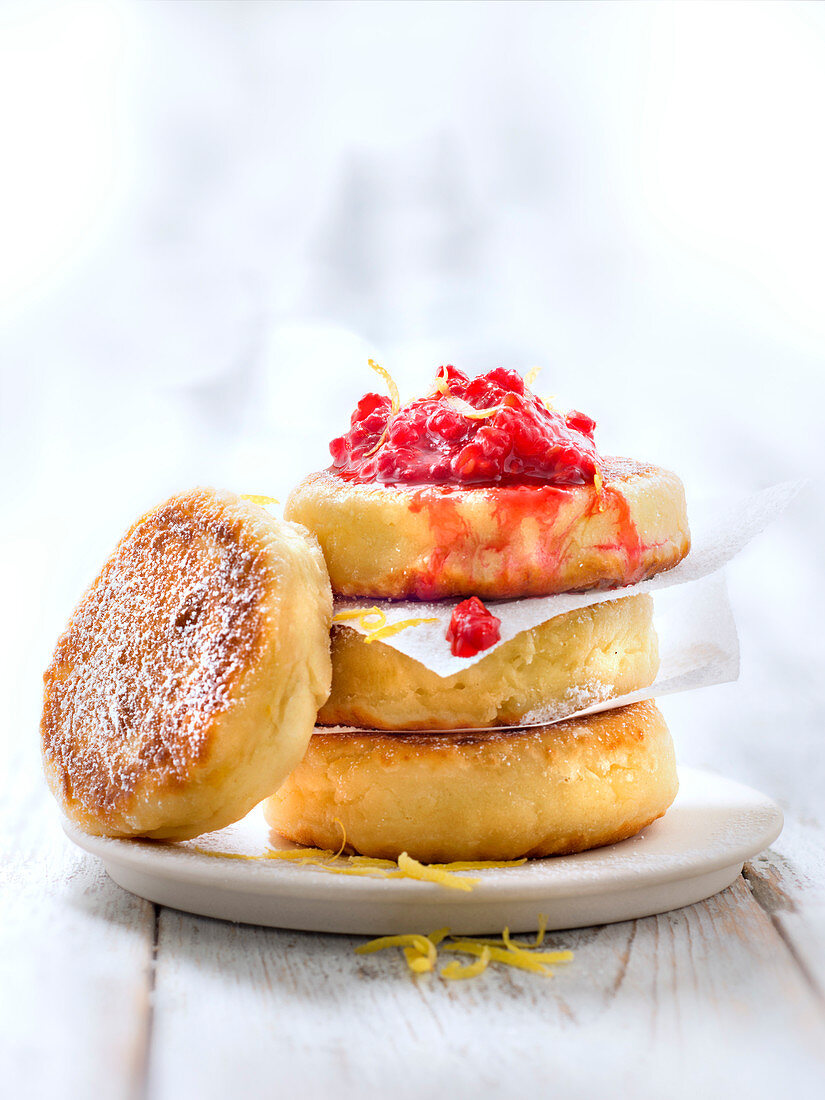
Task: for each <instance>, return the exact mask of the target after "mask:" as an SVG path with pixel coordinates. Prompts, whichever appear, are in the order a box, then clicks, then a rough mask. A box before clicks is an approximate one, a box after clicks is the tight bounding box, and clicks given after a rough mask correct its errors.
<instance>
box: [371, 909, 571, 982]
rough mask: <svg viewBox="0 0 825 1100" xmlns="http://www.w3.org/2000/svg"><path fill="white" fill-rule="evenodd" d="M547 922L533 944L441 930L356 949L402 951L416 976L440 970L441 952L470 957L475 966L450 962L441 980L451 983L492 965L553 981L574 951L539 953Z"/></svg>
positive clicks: (381, 939) (543, 919)
mask: <svg viewBox="0 0 825 1100" xmlns="http://www.w3.org/2000/svg"><path fill="white" fill-rule="evenodd" d="M546 928H547V918H546V917H545V916H544V915H540V916H539V919H538V930H537V932H536V938H535V940H533V941H524V940H513V939H512V938H511V937H510V931H509V929H507V928H505V929H504V931H503V932H502V935H501V937H499V938H498V939H482V938H480V937H478V936H450V930H449V928H439V929H437V931H435V932H430V933H428V935H426V936H421V935H419V934H418V933H414V932H410V933H405V934H403V935H399V936H380V937H379V938H378V939H376V940H370V942H369V943H365V944H362V945H361V946H360V947H358V948H356V952H357V954H359V955H371V954H373V953H374V952H376V951H382V950H383V949H384V948H387V947H400V948H402V950H403V952H404V958H405V960H406V963H407V966H408V967H409V969H410V970H411V971H412V972H413V973H414V974H425V973H429V972H430V971H433V970H435V969H436V963H437V961H438V953H439V951H447V952H451V953H454V954H458V955H470V956H472V957H473V958H474V960H475V961H474V962H471V963H469V964H463V963H460V962H459V961H458V960H457V959H453V960H452V961H450V962H448V963H447V965H446V966H444V967H443V968H442V969H441V971H440V977H442V978H446V979H447V980H449V981H455V980H459V979H463V978H475V977H477V976H478V975H479V974H483V973H484V971H485V970H486V969H487V967H488V966H489V965H490V963H501V964H502V965H503V966H513V967H515V968H516V969H518V970H527V971H529V972H530V973H532V974H540V975H542V976H543V977H552V974H553V971H552V970H551V969H550V966H551V964H556V963H565V962H570V960H571V959H572V958H573V953H572V951H538V950H537V948H539V947H540V946H541V945H542V943H543V942H544V934H545V930H546Z"/></svg>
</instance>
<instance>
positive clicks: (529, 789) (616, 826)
mask: <svg viewBox="0 0 825 1100" xmlns="http://www.w3.org/2000/svg"><path fill="white" fill-rule="evenodd" d="M602 470H603V475H602V476H603V478H604V482H603V484H602V485H600V486H596V485H582V486H576V487H574V488H570V487H566V488H564V489H559V488H554V487H552V486H542V487H539V488H530V489H529V490H528V492H529V510H528V511H527V512H526V513H525V507H526V505H525V490H524V488H523V487H506V486H495V487H487V488H455V487H450V488H445V487H441V486H428V487H424V488H421V487H407V486H399V485H386V484H376V483H373V484H368V485H360V484H350V483H347V482H345V481H343V480H342V479H341V478H339V477H337V476H336V475H335V474H334V473H332V472H329V471H327V472H323V473H320V474H315V475H312V476H311V477H310V478H307V479H306V480H305V481H304V482H303V483H302V484H301V485H299V486H298V488H297V489H296V490H295V491H294V492H293V494H292V496H291V497H290V499H289V501H288V503H287V507H286V512H285V514H286V515H287V517H288V518H290V519H293V520H296V521H298V522H299V523H301V524H302V525H304V526H305V527H307V528H308V529H309V530H310V531H311V532H312V533H313V534H315V535H316V537H317V538H318V540H319V543H320V545H321V549H322V551H323V554H324V558H325V561H326V563H327V568H328V570H329V574H330V577H331V580H332V587H333V593H334V594H335V595H336V596H340V597H353V596H355V597H361V598H363V599H365V600H366V601H370V600H374V599H404V598H410V597H420V596H425V597H427V598H428V599H438V600H441V599H443V600H452V601H455V599H456V598H466V597H470V596H483V597H484V598H486V599H513V598H514V597H522V596H524V597H529V596H537V595H541V596H543V595H551V594H555V593H558V592H563V591H570V590H581V589H588V588H593V587H596V586H598V587H601V588H605V587H620V586H622V585H627V584H632V583H635V582H638V581H639V580H641V579H643V578H645V577H649V576H651V575H653V574H654V573H656V572H659V571H661V570H662V569H667V568H670V567H672V566H673V565H675V564H676V563H677V562H678V561H679V560H681V558H682V557H684V555H685V554H686V553H687V551H688V549H689V544H690V543H689V534H688V528H687V521H686V516H685V501H684V491H683V489H682V485H681V482H680V481H679V479H678V478H677V477H676V476H675V475H674V474H671V473H669V472H667V471H664V470H660V469H656V468H654V467H651V466H646V465H641V464H639V463H634V462H630V461H628V460H618V459H612V460H611V459H606V460H603V463H602ZM493 610H494V608H493ZM443 644H444V646H445V647H447V645H448V643H447V641H446V639H445V641H444V643H443ZM332 669H333V674H332V689H331V694H330V696H329V699H328V700H327V701H326V703H324V705H323V706H322V707H321V710H320V712H319V719H318V720H319V726H318V728H317V729H316V731H315V733H314V735H313V737H312V738H311V741H310V745H309V748H308V750H307V752H306V754H305V756H304V757H303V759H302V761H301V763H300V764H299V765H298V766H297V768H296V769H295V770H294V771H293V772H292V773H291V775H290V776H289V777H288V778H287V780H286V781H285V782H284V784H283V785H282V786H281V787H280V789H279V790H278V791H277V793H276V794H274V795H273V796H272V797H271V798H270V799H269V800H268V801H267V804H266V814H267V819H268V821H269V822H270V824H271V825H272V827H273V828H274V829H275V830H276V831H278V832H279V833H280V834H282V835H284V836H286V837H288V838H290V839H292V840H294V841H297V842H299V843H301V844H305V845H316V846H319V847H323V848H334V847H335V846H336V844H338V843H339V842H340V838H341V829H342V827H343V829H344V831H345V833H346V838H347V843H348V845H349V846H350V847H351V848H353V849H354V850H356V851H358V852H361V853H362V854H365V855H371V856H379V857H384V858H396V857H397V856H398V855H399V853H400V852H402V851H406V852H408V853H409V854H410V855H412V856H414V857H415V858H418V859H420V860H423V861H427V862H450V861H457V860H506V859H514V858H518V857H521V856H545V855H551V854H559V853H565V852H574V851H580V850H582V849H585V848H591V847H595V846H598V845H603V844H609V843H612V842H614V841H617V840H621V839H624V838H625V837H628V836H632V835H633V834H634V833H636V832H638V831H639V829H641V828H643V827H644V826H645V825H647V824H649V823H650V822H651V821H653V820H655V819H656V818H657V817H660V816H661V815H662V814H663V813H664V812H665V810H666V809H667V807H668V806H669V805H670V803H671V802H672V800H673V798H674V796H675V794H676V788H677V780H676V770H675V762H674V754H673V746H672V742H671V739H670V735H669V733H668V731H667V728H666V726H665V724H664V721H663V719H662V717H661V715H660V713H659V711H658V710H657V709H656V706H655V704H654V703H652V702H641V703H636V704H633V705H631V706H626V707H621V708H617V709H613V710H608V711H605V712H603V713H598V714H594V715H590V716H587V717H581V718H578V719H572V720H569V721H563V722H557V723H556V724H549V723H551V722H553V721H554V719H556V718H558V717H559V715H562V714H571V713H573V712H575V711H578V710H582V709H584V708H586V707H588V706H590V705H591V704H593V703H597V702H602V701H604V700H606V699H610V698H614V697H616V696H620V695H624V694H626V693H628V692H631V691H635V690H637V689H639V688H644V687H647V686H648V685H650V684H651V683H652V682H653V680H654V679H655V676H656V672H657V669H658V648H657V639H656V634H655V630H654V627H653V621H652V600H651V598H650V597H649V596H645V595H641V596H640V595H627V596H623V597H622V598H617V599H615V600H607V601H605V602H600V603H596V604H593V605H590V606H588V607H585V608H583V609H580V610H577V611H572V612H569V613H567V614H563V615H559V616H557V617H556V618H553V619H550V620H549V621H547V622H544V623H542V624H541V625H539V626H537V627H535V628H533V629H532V630H527V631H524V632H523V633H521V634H519V635H517V636H516V637H514V638H512V639H511V640H509V641H507V642H504V643H503V644H501V645H500V646H498V647H497V648H495V649H494V650H493V651H492V652H491V653H490V654H489V656H487V657H484V658H482V659H481V660H479V661H478V662H476V663H474V664H472V665H469V666H468V667H467V668H466V670H464V671H459V672H457V673H455V674H454V675H451V676H448V677H441V676H439V675H437V674H436V673H435V672H433V671H431V670H430V669H428V668H427V667H426V666H424V665H422V664H420V663H419V662H417V661H415V660H413V659H412V658H410V657H407V656H406V655H404V654H403V653H401V652H399V651H398V650H396V649H394V648H392V647H391V646H389V645H386V644H384V643H382V642H380V641H370V640H369V639H368V638H367V637H365V636H364V635H363V634H361V633H359V632H358V631H356V630H355V629H353V628H352V627H351V626H348V625H346V623H341V624H338V625H335V626H334V627H333V631H332ZM538 722H544V723H547V724H536V723H538ZM325 727H334V728H325ZM341 727H350V728H341Z"/></svg>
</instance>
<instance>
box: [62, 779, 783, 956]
mask: <svg viewBox="0 0 825 1100" xmlns="http://www.w3.org/2000/svg"><path fill="white" fill-rule="evenodd" d="M679 778H680V782H681V786H680V790H679V794H678V796H677V798H676V801H675V802H674V804H673V806H672V807H671V808H670V810H668V812H667V814H666V815H665V817H664V818H662V819H661V820H660V821H657V822H655V823H654V824H653V825H651V826H650V827H649V828H648V829H645V831H644V832H643V833H641V834H639V835H638V836H635V837H633V838H632V839H631V840H625V841H623V842H622V843H621V844H614V845H612V846H611V847H609V848H597V849H595V850H594V851H591V852H582V853H581V854H580V855H574V856H561V857H556V858H551V859H540V860H533V861H531V862H529V863H526V864H524V865H522V866H521V867H508V868H502V869H499V870H489V871H482V872H478V871H476V872H470V874H472V875H475V876H476V877H480V878H481V881H480V882H479V883H478V885H477V886H476V887H475V888H474V889H473V890H472V891H468V892H464V891H459V890H450V889H446V888H444V887H442V886H437V885H434V884H431V883H424V882H416V881H411V880H408V879H372V878H361V877H354V876H347V875H333V874H329V873H328V872H325V871H324V870H322V869H319V868H313V867H307V866H301V865H300V864H296V863H290V862H287V861H282V860H267V861H263V862H246V861H244V860H235V859H217V858H215V857H211V856H205V855H201V854H200V853H198V852H197V851H195V850H193V847H194V846H195V845H197V847H200V848H207V849H212V850H214V851H221V852H235V853H242V854H247V855H259V854H261V853H262V852H263V851H264V850H265V849H266V848H267V847H270V846H272V847H274V846H278V847H289V845H287V844H277V842H276V843H273V837H272V836H271V835H270V833H269V830H268V828H267V825H266V823H265V821H264V818H263V814H262V813H261V810H260V808H258V809H257V810H254V811H253V812H252V813H251V814H249V815H248V817H246V818H244V819H243V821H240V822H238V823H237V824H236V825H232V826H231V827H230V828H228V829H223V830H221V831H220V832H218V833H211V834H209V836H206V837H200V838H199V839H198V840H197V841H188V842H184V843H181V844H158V843H153V842H151V841H143V840H113V839H110V838H106V837H96V836H88V835H87V834H85V833H83V832H81V831H80V830H79V829H76V828H75V827H74V826H73V825H69V824H68V823H66V824H64V828H65V830H66V833H67V835H68V836H69V837H70V839H71V840H73V841H74V842H75V843H76V844H78V845H80V847H81V848H85V849H86V851H88V852H91V853H92V854H93V855H96V856H99V857H100V858H101V859H102V860H103V863H104V864H105V866H106V870H107V871H108V873H109V875H110V876H111V877H112V878H113V879H114V881H115V882H116V883H118V884H119V885H120V886H122V887H123V888H124V889H126V890H129V891H131V893H133V894H137V895H138V896H139V897H142V898H148V899H149V900H150V901H153V902H157V903H158V904H160V905H168V906H171V907H172V908H174V909H182V910H184V911H186V912H189V913H199V914H203V915H205V916H210V917H220V918H222V919H224V920H234V921H243V922H244V923H247V924H264V925H270V926H273V927H276V928H297V929H302V930H306V931H315V932H344V933H351V934H361V935H383V934H390V933H396V932H410V931H429V930H432V929H435V928H441V927H443V926H444V925H448V926H449V927H450V929H451V930H452V931H453V932H456V933H459V934H464V935H471V934H482V933H490V932H500V931H501V929H502V928H503V927H504V926H505V925H507V926H509V928H510V929H511V930H512V931H515V932H529V931H532V930H533V929H535V928H536V925H537V921H538V916H539V914H544V915H545V916H546V917H547V918H548V927H549V928H551V929H558V928H577V927H582V926H585V925H592V924H609V923H611V922H613V921H622V920H629V919H631V918H634V917H645V916H650V915H651V914H653V913H664V912H666V911H667V910H669V909H678V908H679V907H680V906H683V905H691V904H692V903H693V902H696V901H701V900H702V899H703V898H707V897H710V896H711V895H712V894H715V893H717V892H718V891H719V890H723V889H725V887H727V886H730V884H731V883H732V882H733V881H734V880H735V879H736V878H737V876H738V875H739V873H740V871H741V870H742V864H743V862H744V861H745V860H746V859H750V858H751V857H753V856H755V855H757V854H758V853H759V852H761V851H762V850H763V848H766V847H767V846H768V845H769V844H771V843H772V842H773V841H774V840H776V838H777V837H778V836H779V834H780V832H781V831H782V811H781V810H780V809H779V807H778V806H777V805H776V803H775V802H773V801H771V799H769V798H767V797H766V796H765V795H762V794H760V793H759V792H758V791H755V790H753V789H751V788H750V787H744V786H742V785H741V784H740V783H734V782H732V781H731V780H728V779H723V778H721V777H719V776H716V775H711V774H709V773H707V772H701V771H696V770H694V769H692V768H681V769H680V772H679Z"/></svg>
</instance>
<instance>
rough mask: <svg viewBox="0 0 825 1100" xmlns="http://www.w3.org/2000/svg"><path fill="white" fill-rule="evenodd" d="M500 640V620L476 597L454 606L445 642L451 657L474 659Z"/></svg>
mask: <svg viewBox="0 0 825 1100" xmlns="http://www.w3.org/2000/svg"><path fill="white" fill-rule="evenodd" d="M500 638H501V619H499V618H496V616H495V615H493V613H492V612H491V611H488V610H487V608H486V607H485V606H484V604H483V603H482V602H481V600H480V599H479V598H478V596H471V597H470V599H469V600H462V601H461V603H459V604H456V606H455V610H454V611H453V614H452V618H451V619H450V625H449V626H448V627H447V641H448V642H449V643H450V652H451V653H452V655H453V657H475V655H476V653H481V651H482V650H483V649H489V648H490V646H491V645H495V643H496V642H497V641H499V639H500Z"/></svg>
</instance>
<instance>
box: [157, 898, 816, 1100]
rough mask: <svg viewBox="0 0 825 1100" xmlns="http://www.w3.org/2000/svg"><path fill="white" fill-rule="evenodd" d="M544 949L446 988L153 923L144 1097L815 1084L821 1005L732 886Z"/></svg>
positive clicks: (229, 930) (326, 957)
mask: <svg viewBox="0 0 825 1100" xmlns="http://www.w3.org/2000/svg"><path fill="white" fill-rule="evenodd" d="M553 939H554V941H555V942H558V943H564V944H570V945H571V946H572V947H573V948H574V949H575V951H576V959H575V962H574V963H573V964H572V965H570V966H569V967H566V968H562V967H559V969H558V971H557V974H556V977H555V978H553V979H551V980H545V979H540V978H536V977H533V976H531V975H527V974H522V973H519V972H516V971H495V972H490V973H488V974H487V975H486V976H484V977H483V978H481V979H478V980H475V981H472V982H467V983H446V982H443V981H441V980H439V979H438V978H434V977H432V976H428V977H423V978H413V977H411V976H410V975H409V974H408V973H407V972H406V969H405V968H404V965H403V962H402V961H401V960H400V959H399V958H398V957H397V956H396V955H395V953H390V954H386V955H380V956H370V957H359V956H356V955H354V954H353V952H352V948H353V946H354V944H355V943H357V942H359V941H357V940H353V939H350V938H348V937H332V936H319V935H311V934H298V933H287V932H278V931H274V930H270V929H260V928H243V927H235V926H227V925H222V924H220V923H219V922H215V921H210V920H206V919H203V918H192V917H187V916H185V915H183V914H178V913H174V912H171V911H163V912H162V914H161V921H160V940H159V955H158V967H157V986H156V994H155V1026H154V1033H153V1041H152V1054H151V1062H150V1067H149V1068H150V1072H149V1088H148V1095H149V1097H150V1098H151V1100H167V1098H171V1097H179V1096H180V1095H181V1093H182V1092H183V1091H185V1090H186V1089H189V1090H190V1091H192V1092H194V1093H197V1095H199V1096H200V1097H213V1096H214V1097H219V1096H222V1095H223V1094H225V1092H226V1091H227V1090H228V1089H230V1088H232V1089H235V1090H238V1091H241V1092H247V1091H251V1092H252V1093H253V1094H255V1093H256V1092H257V1094H260V1093H261V1092H262V1091H264V1089H263V1085H264V1084H265V1083H267V1082H270V1083H273V1084H274V1082H277V1084H278V1087H279V1088H280V1089H284V1090H286V1089H296V1088H299V1089H300V1090H301V1095H302V1097H305V1098H307V1100H311V1098H314V1097H316V1096H317V1097H321V1096H328V1095H329V1094H330V1092H332V1091H334V1092H335V1094H336V1095H337V1096H345V1097H348V1096H353V1097H355V1096H358V1097H365V1096H366V1097H370V1096H376V1097H377V1096H386V1095H390V1094H391V1095H393V1096H394V1097H397V1098H404V1097H408V1096H409V1097H413V1096H420V1095H422V1094H426V1093H427V1092H430V1093H432V1094H434V1095H436V1096H438V1095H443V1094H444V1090H445V1088H448V1089H449V1092H450V1095H451V1096H468V1097H469V1096H474V1095H476V1096H477V1095H484V1096H488V1095H489V1096H498V1095H501V1096H509V1095H515V1094H517V1093H519V1092H520V1091H523V1090H526V1091H528V1092H529V1091H535V1090H536V1089H537V1088H539V1087H542V1088H545V1087H549V1086H550V1085H551V1084H552V1086H553V1088H554V1091H556V1090H558V1092H559V1094H561V1095H565V1096H568V1095H569V1096H576V1095H592V1091H593V1090H594V1089H612V1090H613V1091H616V1088H617V1084H618V1083H619V1082H621V1084H622V1087H623V1088H624V1089H625V1090H626V1091H627V1092H628V1094H632V1095H634V1096H641V1097H646V1096H650V1097H654V1096H655V1097H661V1096H662V1095H668V1096H677V1097H679V1096H685V1097H687V1096H688V1095H690V1096H695V1094H696V1090H697V1088H702V1089H705V1090H706V1091H707V1090H709V1091H710V1092H711V1094H718V1092H719V1090H720V1087H721V1086H722V1085H723V1084H724V1085H725V1086H727V1087H730V1088H733V1087H734V1086H736V1087H737V1088H738V1087H740V1086H741V1087H743V1088H744V1087H747V1088H748V1089H749V1090H750V1093H751V1095H752V1096H757V1097H760V1096H765V1097H767V1096H769V1095H772V1094H773V1092H774V1091H775V1090H776V1089H777V1088H779V1087H780V1086H781V1085H783V1084H784V1085H787V1081H788V1079H789V1075H792V1076H793V1079H794V1081H795V1089H796V1092H797V1094H798V1095H801V1096H802V1095H806V1094H809V1095H816V1090H818V1089H819V1088H820V1087H821V1085H822V1084H823V1083H825V1061H823V1055H822V1051H823V1049H825V1013H823V1011H822V1005H821V1003H820V1002H819V999H818V998H817V996H816V995H815V993H814V992H813V991H812V990H811V988H810V986H809V984H808V982H807V981H806V979H805V977H804V976H803V975H802V974H801V973H800V971H799V969H798V967H797V965H796V963H795V961H794V959H793V957H792V955H791V953H790V952H789V950H788V948H787V946H786V945H785V943H784V942H783V940H782V938H781V937H780V935H779V934H778V932H777V930H776V928H775V927H774V925H773V923H772V921H771V919H770V917H769V915H768V914H767V913H766V912H765V911H764V910H763V909H762V908H761V907H760V906H759V905H758V904H757V903H756V901H755V900H754V898H753V896H752V894H751V892H750V890H749V888H748V886H747V885H746V884H745V883H744V882H743V881H742V880H741V879H740V880H739V881H738V882H737V883H736V885H735V886H734V887H733V888H731V889H730V890H728V891H726V892H725V893H724V894H722V895H719V896H718V897H717V898H713V899H710V900H709V901H707V902H704V903H702V904H700V905H696V906H692V907H691V908H689V909H685V910H682V911H680V912H678V913H675V914H672V915H669V916H662V917H658V918H649V919H647V920H642V921H636V922H630V923H627V924H622V925H613V926H607V927H604V928H600V929H588V930H582V931H578V932H573V933H567V934H563V933H560V934H557V935H555V936H554V937H553ZM777 1036H781V1041H780V1042H778V1043H777V1042H776V1039H777ZM756 1052H758V1059H755V1054H756ZM806 1089H809V1090H810V1091H809V1093H806Z"/></svg>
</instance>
